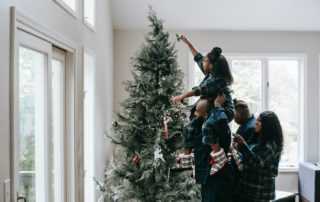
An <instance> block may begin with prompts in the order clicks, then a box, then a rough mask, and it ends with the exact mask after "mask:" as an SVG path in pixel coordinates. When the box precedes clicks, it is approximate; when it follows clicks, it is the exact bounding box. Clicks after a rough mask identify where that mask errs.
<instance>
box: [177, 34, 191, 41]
mask: <svg viewBox="0 0 320 202" xmlns="http://www.w3.org/2000/svg"><path fill="white" fill-rule="evenodd" d="M179 37H180V40H181V41H183V42H184V43H188V42H189V41H188V38H187V37H186V35H184V34H181V35H180V36H179Z"/></svg>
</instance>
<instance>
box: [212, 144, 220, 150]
mask: <svg viewBox="0 0 320 202" xmlns="http://www.w3.org/2000/svg"><path fill="white" fill-rule="evenodd" d="M210 147H211V150H212V151H213V152H218V151H219V150H220V146H219V144H211V145H210Z"/></svg>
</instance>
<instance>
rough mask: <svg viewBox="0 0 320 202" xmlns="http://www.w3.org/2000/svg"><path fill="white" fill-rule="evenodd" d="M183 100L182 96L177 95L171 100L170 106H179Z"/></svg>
mask: <svg viewBox="0 0 320 202" xmlns="http://www.w3.org/2000/svg"><path fill="white" fill-rule="evenodd" d="M182 100H183V96H182V95H178V96H176V97H174V98H172V99H171V102H172V104H175V105H176V104H180V103H181V101H182Z"/></svg>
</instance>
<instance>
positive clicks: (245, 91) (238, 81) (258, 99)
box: [231, 60, 262, 132]
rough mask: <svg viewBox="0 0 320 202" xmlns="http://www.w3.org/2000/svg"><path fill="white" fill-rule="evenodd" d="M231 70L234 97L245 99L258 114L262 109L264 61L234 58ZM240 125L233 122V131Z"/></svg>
mask: <svg viewBox="0 0 320 202" xmlns="http://www.w3.org/2000/svg"><path fill="white" fill-rule="evenodd" d="M231 72H232V76H233V78H234V83H233V85H232V90H233V91H234V94H233V98H236V99H238V100H244V101H245V102H246V103H248V105H249V107H250V110H251V112H252V113H253V114H255V116H257V115H258V114H259V113H260V112H261V110H262V81H261V79H262V62H261V61H260V60H232V61H231ZM237 128H238V125H237V124H235V122H234V121H233V122H232V131H233V132H235V131H236V130H237Z"/></svg>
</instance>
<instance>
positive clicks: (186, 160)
mask: <svg viewBox="0 0 320 202" xmlns="http://www.w3.org/2000/svg"><path fill="white" fill-rule="evenodd" d="M179 160H180V162H181V164H180V165H181V168H192V165H193V154H179Z"/></svg>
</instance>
